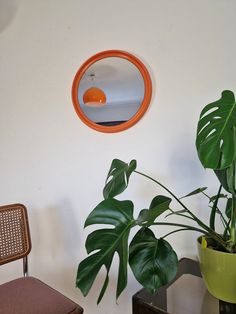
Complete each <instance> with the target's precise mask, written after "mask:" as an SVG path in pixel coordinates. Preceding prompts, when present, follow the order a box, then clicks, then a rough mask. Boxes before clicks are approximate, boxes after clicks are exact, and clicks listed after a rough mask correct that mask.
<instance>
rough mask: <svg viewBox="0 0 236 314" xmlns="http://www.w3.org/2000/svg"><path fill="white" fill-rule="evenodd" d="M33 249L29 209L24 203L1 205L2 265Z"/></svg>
mask: <svg viewBox="0 0 236 314" xmlns="http://www.w3.org/2000/svg"><path fill="white" fill-rule="evenodd" d="M30 250H31V241H30V233H29V223H28V216H27V211H26V208H25V206H24V205H22V204H12V205H6V206H0V265H2V264H5V263H8V262H12V261H14V260H17V259H20V258H24V257H26V256H27V255H28V254H29V252H30Z"/></svg>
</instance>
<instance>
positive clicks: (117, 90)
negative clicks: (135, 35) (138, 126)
mask: <svg viewBox="0 0 236 314" xmlns="http://www.w3.org/2000/svg"><path fill="white" fill-rule="evenodd" d="M72 99H73V104H74V108H75V110H76V112H77V114H78V116H79V117H80V118H81V120H82V121H83V122H84V123H86V124H87V125H88V126H89V127H92V128H93V129H95V130H97V131H101V132H119V131H122V130H125V129H127V128H129V127H131V126H132V125H134V124H135V123H136V122H137V121H138V120H139V119H140V118H141V117H142V116H143V114H144V113H145V111H146V110H147V108H148V105H149V103H150V99H151V79H150V75H149V73H148V71H147V69H146V67H145V66H144V65H143V63H142V62H141V61H140V60H138V59H137V58H136V57H134V56H133V55H131V54H129V53H127V52H123V51H119V50H110V51H104V52H101V53H99V54H96V55H95V56H93V57H91V58H90V59H88V60H87V61H86V62H85V63H84V64H83V65H82V66H81V68H80V69H79V70H78V72H77V73H76V76H75V79H74V82H73V86H72Z"/></svg>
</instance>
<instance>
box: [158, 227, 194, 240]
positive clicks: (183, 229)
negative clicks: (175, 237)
mask: <svg viewBox="0 0 236 314" xmlns="http://www.w3.org/2000/svg"><path fill="white" fill-rule="evenodd" d="M188 230H189V231H193V229H187V228H181V229H177V230H174V231H171V232H169V233H167V234H166V235H164V237H162V239H164V238H166V237H168V236H169V235H171V234H173V233H176V232H179V231H188Z"/></svg>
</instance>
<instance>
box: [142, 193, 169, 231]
mask: <svg viewBox="0 0 236 314" xmlns="http://www.w3.org/2000/svg"><path fill="white" fill-rule="evenodd" d="M170 202H171V198H169V197H166V196H163V195H157V196H155V197H154V198H153V200H152V201H151V204H150V207H149V209H143V210H141V212H140V214H139V216H138V219H137V222H138V224H139V225H140V226H146V227H148V226H150V225H151V224H152V223H153V222H154V221H155V219H156V218H157V217H158V216H160V215H161V214H163V213H164V212H165V211H166V210H167V209H169V206H170Z"/></svg>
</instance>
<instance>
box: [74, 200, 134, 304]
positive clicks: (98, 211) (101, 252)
mask: <svg viewBox="0 0 236 314" xmlns="http://www.w3.org/2000/svg"><path fill="white" fill-rule="evenodd" d="M93 224H109V225H112V226H114V228H111V229H99V230H96V231H93V232H92V233H91V234H89V236H88V237H87V240H86V244H85V246H86V249H87V252H88V254H89V253H91V252H94V251H95V253H93V254H92V255H90V256H88V257H87V258H85V259H84V260H83V261H82V262H81V263H80V264H79V267H78V272H77V279H76V286H77V287H78V288H79V289H80V290H81V292H82V293H83V295H84V296H86V295H87V294H88V292H89V290H90V288H91V286H92V284H93V282H94V280H95V278H96V276H97V274H98V272H99V270H100V269H101V267H102V266H103V265H104V266H105V267H106V270H107V275H106V278H105V281H104V284H103V287H102V290H101V292H100V295H99V298H98V303H99V302H100V300H101V299H102V297H103V295H104V293H105V290H106V288H107V285H108V281H109V276H108V274H109V270H110V266H111V263H112V259H113V257H114V254H115V252H117V253H118V256H119V259H120V263H119V273H118V282H117V291H116V297H117V298H118V297H119V295H120V294H121V292H122V291H123V290H124V288H125V287H126V284H127V264H128V236H129V231H130V229H131V228H132V227H133V226H134V225H135V220H134V218H133V203H132V202H131V201H118V200H116V199H107V200H104V201H102V202H101V203H100V204H98V206H96V207H95V209H94V210H93V211H92V212H91V213H90V215H89V216H88V218H87V220H86V221H85V227H87V226H89V225H93Z"/></svg>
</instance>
